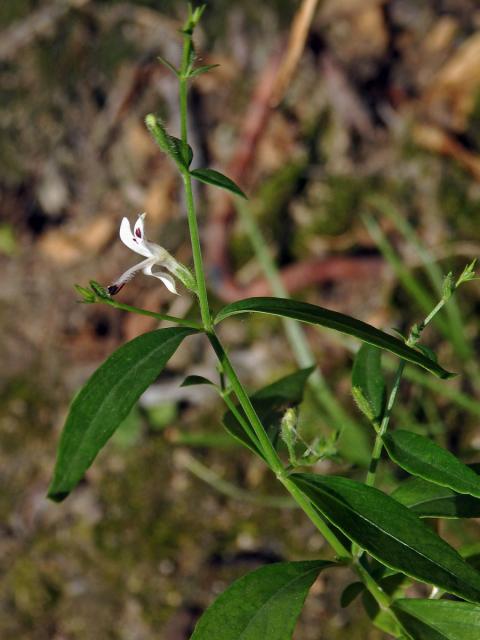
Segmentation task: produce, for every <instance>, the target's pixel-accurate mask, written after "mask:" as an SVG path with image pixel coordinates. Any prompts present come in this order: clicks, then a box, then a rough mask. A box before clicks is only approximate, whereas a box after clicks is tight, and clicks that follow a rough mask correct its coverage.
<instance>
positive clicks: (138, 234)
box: [135, 227, 142, 238]
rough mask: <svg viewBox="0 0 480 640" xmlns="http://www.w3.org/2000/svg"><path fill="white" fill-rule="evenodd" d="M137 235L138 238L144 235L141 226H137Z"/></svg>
mask: <svg viewBox="0 0 480 640" xmlns="http://www.w3.org/2000/svg"><path fill="white" fill-rule="evenodd" d="M135 235H136V236H137V238H141V237H142V231H141V229H140V228H139V227H137V228H136V229H135Z"/></svg>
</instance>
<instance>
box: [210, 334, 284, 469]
mask: <svg viewBox="0 0 480 640" xmlns="http://www.w3.org/2000/svg"><path fill="white" fill-rule="evenodd" d="M207 335H208V339H209V341H210V344H211V345H212V347H213V350H214V351H215V354H216V356H217V358H218V359H219V361H220V364H221V365H222V369H223V371H224V372H225V374H226V376H227V378H228V379H229V381H230V384H231V386H232V389H233V392H234V393H235V395H236V397H237V400H238V402H239V403H240V406H241V407H242V409H243V411H244V412H245V415H246V417H247V419H248V421H249V423H250V425H251V426H252V429H253V431H254V434H255V440H256V442H258V445H259V448H260V451H261V452H262V453H263V455H264V457H265V460H266V462H267V464H268V466H269V467H270V469H271V470H272V471H273V472H274V473H275V474H276V475H277V476H278V475H280V476H281V475H283V473H284V468H283V464H282V461H281V460H280V458H279V457H278V454H277V452H276V451H275V448H274V446H273V444H272V443H271V442H270V439H269V437H268V435H267V433H266V432H265V429H264V427H263V425H262V423H261V421H260V418H259V417H258V415H257V412H256V411H255V409H254V407H253V405H252V403H251V401H250V398H249V397H248V394H247V392H246V391H245V389H244V388H243V385H242V383H241V382H240V380H239V379H238V376H237V373H236V371H235V369H234V368H233V365H232V363H231V362H230V359H229V357H228V355H227V352H226V351H225V349H224V348H223V345H222V343H221V342H220V340H219V339H218V337H217V335H216V334H215V332H213V331H211V332H210V333H208V334H207Z"/></svg>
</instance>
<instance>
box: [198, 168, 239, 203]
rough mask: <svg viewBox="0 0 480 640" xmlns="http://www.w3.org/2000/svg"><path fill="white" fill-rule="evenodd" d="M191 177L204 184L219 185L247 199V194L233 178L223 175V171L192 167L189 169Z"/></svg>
mask: <svg viewBox="0 0 480 640" xmlns="http://www.w3.org/2000/svg"><path fill="white" fill-rule="evenodd" d="M190 175H191V176H192V178H195V179H196V180H200V182H205V184H213V185H214V186H215V187H221V188H222V189H226V190H227V191H231V192H232V193H235V194H236V195H237V196H241V197H242V198H245V199H247V196H246V195H245V194H244V193H243V191H242V190H241V189H240V187H239V186H237V185H236V184H235V182H234V181H233V180H230V178H227V176H224V175H223V173H220V172H219V171H215V170H214V169H194V170H193V171H190Z"/></svg>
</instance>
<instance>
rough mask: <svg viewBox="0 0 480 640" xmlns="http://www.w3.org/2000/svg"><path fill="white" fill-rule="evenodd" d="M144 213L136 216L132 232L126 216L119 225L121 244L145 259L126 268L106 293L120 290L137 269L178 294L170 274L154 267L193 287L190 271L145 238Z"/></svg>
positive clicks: (193, 281) (112, 293) (188, 286)
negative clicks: (155, 269)
mask: <svg viewBox="0 0 480 640" xmlns="http://www.w3.org/2000/svg"><path fill="white" fill-rule="evenodd" d="M145 215H146V214H145V213H142V214H141V215H139V216H138V220H137V222H136V223H135V226H134V228H133V232H132V230H131V227H130V222H129V221H128V219H127V218H123V220H122V223H121V225H120V240H121V241H122V242H123V244H126V245H127V247H128V248H129V249H131V250H132V251H135V253H139V254H140V255H141V256H144V257H145V260H142V262H139V263H138V264H136V265H134V266H133V267H131V268H130V269H127V271H125V273H123V274H122V275H121V276H120V277H119V278H118V280H115V282H114V283H113V284H111V285H110V286H109V287H107V291H108V293H109V294H110V295H111V296H113V295H115V294H116V293H118V292H119V291H120V289H121V288H122V287H123V286H124V285H125V284H126V283H127V282H128V281H129V280H131V279H132V278H133V277H134V276H135V274H136V273H137V272H138V271H143V273H145V274H146V275H147V276H154V277H155V278H158V279H159V280H161V281H162V282H163V284H164V285H165V286H166V287H167V289H168V290H169V291H170V292H171V293H175V294H177V295H178V292H177V289H176V286H175V280H174V279H173V278H172V276H171V275H170V274H168V273H166V272H165V271H160V270H157V271H155V272H154V271H153V268H154V267H157V266H158V267H163V269H167V270H168V271H170V272H171V273H173V274H174V275H175V276H176V277H177V278H178V279H179V280H180V281H181V282H183V284H184V285H185V286H186V287H187V288H188V289H193V290H194V289H195V279H194V277H193V275H192V274H191V273H190V271H189V270H188V269H187V267H185V265H183V264H181V263H180V262H178V261H177V260H175V258H174V257H173V256H171V255H170V254H169V253H168V251H167V250H166V249H164V248H163V247H161V246H160V245H158V244H155V243H154V242H149V241H148V240H147V239H146V238H145V232H144V224H143V220H144V218H145Z"/></svg>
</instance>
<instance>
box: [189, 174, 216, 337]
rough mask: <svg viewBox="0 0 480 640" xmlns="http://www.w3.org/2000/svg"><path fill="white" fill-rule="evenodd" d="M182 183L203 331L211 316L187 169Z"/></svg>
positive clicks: (208, 325) (207, 327) (210, 324)
mask: <svg viewBox="0 0 480 640" xmlns="http://www.w3.org/2000/svg"><path fill="white" fill-rule="evenodd" d="M182 177H183V184H184V185H185V195H186V203H187V216H188V227H189V230H190V238H191V243H192V254H193V264H194V267H195V279H196V281H197V295H198V300H199V302H200V313H201V316H202V322H203V327H204V329H205V331H207V332H209V331H211V330H212V326H213V325H212V317H211V314H210V307H209V304H208V295H207V285H206V282H205V271H204V269H203V259H202V250H201V247H200V237H199V233H198V224H197V217H196V214H195V203H194V200H193V192H192V181H191V178H190V174H189V173H188V171H183V172H182Z"/></svg>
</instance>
